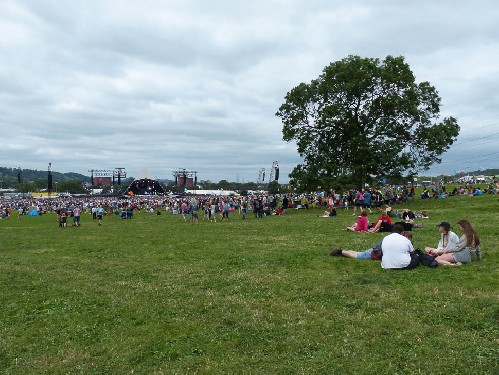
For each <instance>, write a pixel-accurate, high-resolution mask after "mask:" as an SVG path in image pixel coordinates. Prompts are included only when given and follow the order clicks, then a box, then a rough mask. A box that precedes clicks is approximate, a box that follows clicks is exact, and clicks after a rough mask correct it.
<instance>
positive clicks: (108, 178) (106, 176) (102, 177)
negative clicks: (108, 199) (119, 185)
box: [89, 169, 114, 189]
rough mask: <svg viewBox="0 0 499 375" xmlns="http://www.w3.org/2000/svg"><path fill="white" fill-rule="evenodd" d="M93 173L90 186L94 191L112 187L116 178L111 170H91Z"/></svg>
mask: <svg viewBox="0 0 499 375" xmlns="http://www.w3.org/2000/svg"><path fill="white" fill-rule="evenodd" d="M89 172H91V173H92V175H91V178H90V184H91V185H92V189H95V188H96V187H111V185H112V182H113V177H114V172H113V171H112V170H111V169H90V170H89Z"/></svg>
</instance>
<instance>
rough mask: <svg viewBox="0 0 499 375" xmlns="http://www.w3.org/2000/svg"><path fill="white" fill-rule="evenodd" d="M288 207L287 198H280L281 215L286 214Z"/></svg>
mask: <svg viewBox="0 0 499 375" xmlns="http://www.w3.org/2000/svg"><path fill="white" fill-rule="evenodd" d="M288 207H289V200H288V197H287V196H286V195H285V196H284V198H282V213H283V214H286V213H288Z"/></svg>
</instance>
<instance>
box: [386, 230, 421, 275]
mask: <svg viewBox="0 0 499 375" xmlns="http://www.w3.org/2000/svg"><path fill="white" fill-rule="evenodd" d="M403 230H404V228H403V227H402V226H401V225H398V224H395V225H394V226H393V230H392V233H391V234H389V235H388V236H386V237H385V238H383V242H382V243H381V250H382V251H383V257H382V258H381V268H383V269H412V268H416V267H417V266H418V265H419V257H418V255H417V254H415V253H414V247H413V246H412V243H411V241H410V240H409V239H408V238H406V237H404V236H402V235H401V234H400V233H402V232H403Z"/></svg>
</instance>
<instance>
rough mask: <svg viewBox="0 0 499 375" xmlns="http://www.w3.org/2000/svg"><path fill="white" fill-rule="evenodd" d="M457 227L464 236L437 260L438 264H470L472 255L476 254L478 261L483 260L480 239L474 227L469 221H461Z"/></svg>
mask: <svg viewBox="0 0 499 375" xmlns="http://www.w3.org/2000/svg"><path fill="white" fill-rule="evenodd" d="M457 227H458V228H459V230H460V231H461V232H462V233H463V235H462V236H461V238H459V241H458V242H457V244H456V245H455V246H453V247H449V248H447V250H445V251H444V252H443V253H442V254H439V255H438V256H437V257H436V258H435V260H436V261H437V262H438V264H444V265H461V264H462V263H469V262H471V255H472V254H475V255H476V257H477V259H478V260H480V259H481V258H482V255H481V251H480V237H479V236H478V233H477V232H476V230H475V228H473V225H471V223H470V222H469V221H468V220H459V221H458V222H457Z"/></svg>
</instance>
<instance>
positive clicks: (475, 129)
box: [459, 124, 499, 135]
mask: <svg viewBox="0 0 499 375" xmlns="http://www.w3.org/2000/svg"><path fill="white" fill-rule="evenodd" d="M498 125H499V124H490V125H485V126H481V127H479V128H473V129H470V130H466V131H465V132H462V133H459V135H461V134H466V133H469V132H475V131H477V130H480V129H485V128H490V127H491V126H498Z"/></svg>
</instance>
